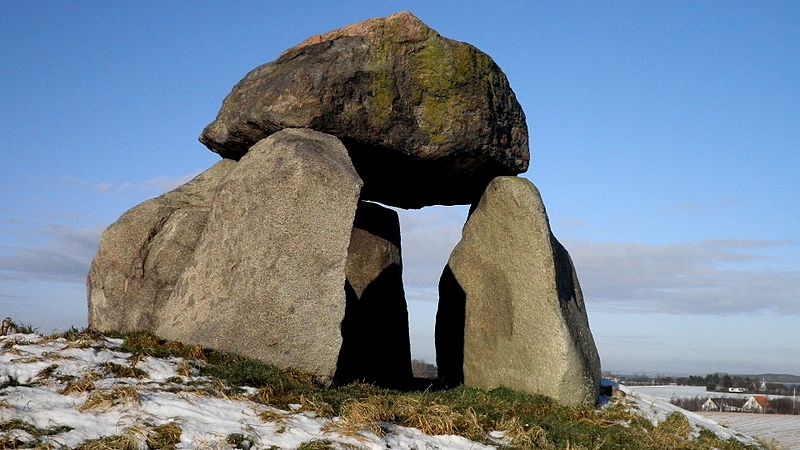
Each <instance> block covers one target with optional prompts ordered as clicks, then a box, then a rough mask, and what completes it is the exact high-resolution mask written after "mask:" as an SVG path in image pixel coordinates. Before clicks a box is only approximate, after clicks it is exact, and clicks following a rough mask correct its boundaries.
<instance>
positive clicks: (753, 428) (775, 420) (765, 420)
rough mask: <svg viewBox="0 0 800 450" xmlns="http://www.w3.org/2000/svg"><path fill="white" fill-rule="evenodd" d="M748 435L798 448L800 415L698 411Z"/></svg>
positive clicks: (793, 448) (786, 446)
mask: <svg viewBox="0 0 800 450" xmlns="http://www.w3.org/2000/svg"><path fill="white" fill-rule="evenodd" d="M699 414H701V415H702V416H704V417H708V418H709V419H712V420H714V421H716V422H717V423H719V424H720V425H725V426H727V427H728V428H730V429H732V430H736V431H739V432H742V433H745V434H749V435H750V436H753V437H757V438H761V439H767V440H769V439H774V440H775V441H777V442H778V443H779V444H780V445H781V447H783V448H784V449H786V450H800V416H783V415H777V414H744V413H724V412H723V413H720V412H708V413H699Z"/></svg>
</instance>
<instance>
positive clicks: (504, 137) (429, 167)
mask: <svg viewBox="0 0 800 450" xmlns="http://www.w3.org/2000/svg"><path fill="white" fill-rule="evenodd" d="M286 127H306V128H312V129H315V130H318V131H322V132H325V133H329V134H332V135H335V136H337V137H339V138H340V139H341V140H342V141H343V142H344V144H345V146H346V147H347V148H348V150H349V151H350V156H351V159H352V161H353V164H354V165H355V167H356V169H357V171H358V173H359V174H360V175H361V177H362V179H363V180H364V189H363V192H362V198H363V199H366V200H376V201H379V202H381V203H384V204H388V205H393V206H399V207H403V208H419V207H422V206H427V205H435V204H470V203H473V202H475V201H477V199H478V198H479V197H480V195H481V194H482V193H483V190H484V188H485V187H486V185H487V184H488V183H489V181H491V179H492V178H494V177H495V176H498V175H513V174H517V173H520V172H524V171H525V170H526V169H527V167H528V161H529V153H528V131H527V126H526V123H525V116H524V113H523V111H522V108H521V107H520V105H519V103H518V102H517V100H516V97H515V95H514V93H513V91H512V90H511V88H510V86H509V83H508V79H507V78H506V76H505V75H504V74H503V72H502V71H501V70H500V69H499V68H498V67H497V65H496V64H495V63H494V61H492V59H491V58H490V57H489V56H488V55H486V54H485V53H483V52H481V51H480V50H478V49H476V48H475V47H473V46H471V45H469V44H465V43H462V42H457V41H453V40H450V39H447V38H444V37H442V36H440V35H439V34H438V33H437V32H436V31H434V30H432V29H431V28H429V27H428V26H427V25H425V24H424V23H422V22H421V21H419V19H417V18H416V17H414V16H413V15H411V14H409V13H400V14H395V15H392V16H389V17H386V18H380V19H371V20H368V21H366V22H362V23H359V24H355V25H351V26H349V27H346V28H343V29H341V30H336V31H333V32H330V33H327V34H324V35H321V36H315V37H313V38H311V39H309V40H307V41H306V42H304V43H302V44H300V45H298V46H297V47H295V48H292V49H290V50H288V51H286V52H285V53H284V54H283V55H281V56H280V57H279V58H278V59H277V60H276V61H274V62H271V63H268V64H265V65H263V66H260V67H258V68H256V69H254V70H253V71H251V72H250V73H249V74H247V75H246V76H245V78H244V79H242V80H241V81H240V82H239V83H238V84H237V85H236V86H235V87H234V88H233V91H232V92H231V93H230V94H229V95H228V96H227V98H226V99H225V101H224V102H223V105H222V108H221V109H220V111H219V114H218V115H217V118H216V120H214V121H213V122H212V123H211V124H210V125H208V126H207V127H206V129H205V130H204V131H203V133H202V135H201V136H200V140H201V141H202V142H203V143H204V144H205V145H206V146H208V147H209V148H210V149H212V150H213V151H215V152H217V153H219V154H220V155H222V156H223V157H225V158H233V159H238V158H240V157H241V156H242V155H244V154H245V153H246V152H247V151H248V149H249V148H250V146H251V145H253V144H254V143H255V142H257V141H259V140H260V139H263V138H264V137H265V136H268V135H270V134H271V133H274V132H276V131H278V130H281V129H283V128H286Z"/></svg>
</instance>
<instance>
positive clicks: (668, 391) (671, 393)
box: [628, 385, 800, 400]
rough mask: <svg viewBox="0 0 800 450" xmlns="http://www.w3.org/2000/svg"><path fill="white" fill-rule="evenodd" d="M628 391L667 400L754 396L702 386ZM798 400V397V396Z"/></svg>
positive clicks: (633, 388)
mask: <svg viewBox="0 0 800 450" xmlns="http://www.w3.org/2000/svg"><path fill="white" fill-rule="evenodd" d="M628 389H631V390H634V391H636V392H638V393H639V394H641V395H642V396H648V395H649V396H654V397H657V398H663V399H666V400H669V399H671V398H673V397H677V398H695V397H728V398H750V396H752V395H754V394H736V393H733V392H710V391H707V390H706V388H705V387H703V386H672V385H669V386H628ZM767 397H769V398H781V397H787V398H792V396H791V395H789V396H784V395H768V396H767ZM798 398H800V396H798Z"/></svg>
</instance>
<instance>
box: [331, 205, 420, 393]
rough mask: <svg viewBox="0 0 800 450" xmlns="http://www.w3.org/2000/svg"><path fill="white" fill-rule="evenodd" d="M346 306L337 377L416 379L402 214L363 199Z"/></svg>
mask: <svg viewBox="0 0 800 450" xmlns="http://www.w3.org/2000/svg"><path fill="white" fill-rule="evenodd" d="M346 295H347V308H346V310H345V315H344V321H342V339H343V340H342V349H341V352H340V353H339V362H338V365H337V369H336V377H335V378H336V381H337V382H338V383H349V382H353V381H366V382H371V383H375V384H378V385H380V386H385V387H398V388H399V387H404V386H406V385H407V384H408V382H409V381H410V380H411V377H412V374H411V344H410V342H409V333H408V308H407V306H406V299H405V293H404V291H403V263H402V258H401V252H400V221H399V219H398V217H397V213H396V212H394V211H393V210H391V209H389V208H385V207H383V206H380V205H378V204H375V203H369V202H359V204H358V209H357V210H356V217H355V221H354V223H353V232H352V234H351V235H350V247H349V249H348V254H347V286H346Z"/></svg>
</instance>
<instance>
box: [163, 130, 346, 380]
mask: <svg viewBox="0 0 800 450" xmlns="http://www.w3.org/2000/svg"><path fill="white" fill-rule="evenodd" d="M361 185H362V182H361V179H360V178H359V176H358V174H357V173H356V171H355V169H354V168H353V165H352V163H351V162H350V158H349V157H348V155H347V150H346V149H345V148H344V146H343V145H342V144H341V142H340V141H339V140H338V139H337V138H335V137H333V136H330V135H327V134H324V133H319V132H316V131H312V130H307V129H286V130H283V131H280V132H278V133H275V134H273V135H271V136H270V137H268V138H266V139H264V140H261V141H259V142H258V143H257V144H256V145H254V146H253V147H252V148H251V149H250V151H249V152H248V153H247V155H245V156H244V157H243V158H242V159H241V160H240V161H239V164H238V165H237V166H236V167H235V168H234V169H233V170H232V171H231V172H230V173H229V174H228V176H227V178H226V179H225V180H224V182H223V183H222V184H221V185H220V187H219V190H218V192H217V195H216V198H215V200H214V205H213V207H212V209H211V213H210V214H209V217H208V222H207V224H206V228H205V230H204V232H203V235H202V237H201V238H200V242H199V243H198V245H197V248H196V250H195V252H194V256H193V258H192V261H191V263H190V264H189V266H188V267H187V268H186V269H185V270H184V271H183V274H182V275H181V277H180V279H179V280H178V283H177V285H176V287H175V290H174V291H173V293H172V295H171V296H170V298H169V300H168V301H167V303H166V305H165V307H164V308H163V309H162V311H161V313H162V320H161V321H160V323H159V326H158V327H157V328H156V334H158V335H159V336H162V337H164V338H167V339H172V340H178V341H182V342H185V343H190V344H198V345H203V346H206V347H211V348H214V349H218V350H223V351H230V352H235V353H239V354H241V355H244V356H248V357H252V358H257V359H260V360H262V361H265V362H267V363H270V364H274V365H276V366H280V367H294V368H298V369H302V370H305V371H308V372H311V373H314V374H317V375H320V376H324V377H330V376H332V375H333V374H334V371H335V369H336V362H337V357H338V354H339V349H340V347H341V343H342V337H341V333H340V329H339V327H340V324H341V322H342V319H343V318H344V313H345V290H344V286H345V269H346V262H347V249H348V245H349V242H350V234H351V231H352V228H353V219H354V216H355V212H356V204H357V202H358V196H359V192H360V189H361Z"/></svg>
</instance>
